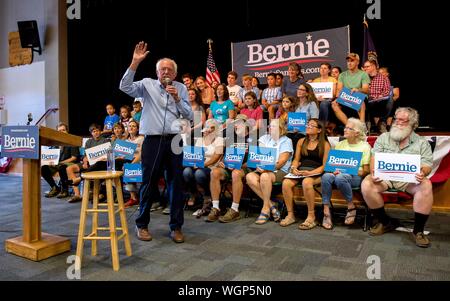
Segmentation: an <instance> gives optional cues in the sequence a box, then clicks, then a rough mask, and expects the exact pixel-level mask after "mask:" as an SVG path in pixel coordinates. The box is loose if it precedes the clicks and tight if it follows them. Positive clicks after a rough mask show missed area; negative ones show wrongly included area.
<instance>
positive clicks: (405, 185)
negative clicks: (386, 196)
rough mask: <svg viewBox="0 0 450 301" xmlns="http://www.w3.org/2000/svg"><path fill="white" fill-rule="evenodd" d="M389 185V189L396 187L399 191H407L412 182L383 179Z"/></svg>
mask: <svg viewBox="0 0 450 301" xmlns="http://www.w3.org/2000/svg"><path fill="white" fill-rule="evenodd" d="M383 183H385V184H386V185H387V186H388V189H396V190H399V191H406V188H408V185H409V184H410V183H406V182H398V181H383Z"/></svg>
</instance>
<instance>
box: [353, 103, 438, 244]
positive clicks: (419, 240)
mask: <svg viewBox="0 0 450 301" xmlns="http://www.w3.org/2000/svg"><path fill="white" fill-rule="evenodd" d="M418 125H419V114H418V113H417V111H416V110H414V109H412V108H409V107H405V108H398V109H397V110H396V112H395V121H394V124H393V125H392V127H391V130H390V131H389V132H388V133H384V134H382V135H381V136H379V137H378V139H377V141H376V142H375V145H374V147H373V149H372V155H373V154H375V153H397V154H415V155H420V157H421V168H420V171H419V173H417V174H416V180H417V182H418V184H414V183H404V182H396V181H384V180H381V179H379V178H376V177H374V176H373V170H374V157H373V156H372V159H371V163H370V170H371V174H370V175H368V176H367V177H366V178H365V179H364V181H363V182H362V184H361V190H362V194H363V196H364V200H365V201H366V203H367V205H368V206H369V208H370V209H371V212H372V213H373V215H374V217H375V218H376V219H377V220H378V223H377V224H376V225H375V226H374V227H372V228H371V229H370V232H369V234H370V235H381V234H384V233H386V232H388V231H392V230H394V229H395V226H394V225H393V224H392V222H391V220H390V218H389V216H388V215H387V214H386V212H385V210H384V201H383V198H382V196H381V194H380V193H381V192H383V191H386V190H388V189H391V188H395V189H397V190H400V191H406V192H408V193H410V194H411V195H413V196H414V201H413V209H414V215H415V222H414V230H413V234H414V240H415V243H416V245H417V246H419V247H423V248H427V247H429V246H430V241H429V239H428V238H427V237H426V236H425V235H424V233H423V232H424V228H425V223H426V222H427V219H428V216H429V215H430V212H431V208H432V205H433V187H432V184H431V181H430V180H429V179H428V178H427V176H428V175H429V174H430V172H431V166H432V160H433V156H432V151H431V146H430V144H429V143H428V141H427V140H426V139H425V138H423V137H421V136H419V135H417V134H416V133H415V132H414V130H415V129H416V128H417V127H418Z"/></svg>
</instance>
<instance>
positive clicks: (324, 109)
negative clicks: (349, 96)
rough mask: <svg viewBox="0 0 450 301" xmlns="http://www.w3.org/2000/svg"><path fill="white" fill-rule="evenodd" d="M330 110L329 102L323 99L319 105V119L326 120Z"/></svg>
mask: <svg viewBox="0 0 450 301" xmlns="http://www.w3.org/2000/svg"><path fill="white" fill-rule="evenodd" d="M330 110H331V102H330V101H329V100H328V99H323V100H322V101H321V102H320V105H319V120H321V121H323V122H327V121H328V118H329V117H328V116H329V114H330Z"/></svg>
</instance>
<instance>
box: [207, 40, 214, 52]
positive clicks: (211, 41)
mask: <svg viewBox="0 0 450 301" xmlns="http://www.w3.org/2000/svg"><path fill="white" fill-rule="evenodd" d="M213 42H214V41H213V40H212V39H208V40H207V41H206V43H208V46H209V51H212V49H211V44H212V43H213Z"/></svg>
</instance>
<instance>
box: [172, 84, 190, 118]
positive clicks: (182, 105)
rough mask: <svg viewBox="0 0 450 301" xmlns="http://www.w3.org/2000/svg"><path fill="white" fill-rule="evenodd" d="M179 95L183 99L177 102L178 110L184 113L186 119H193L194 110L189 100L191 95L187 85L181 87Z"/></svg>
mask: <svg viewBox="0 0 450 301" xmlns="http://www.w3.org/2000/svg"><path fill="white" fill-rule="evenodd" d="M179 96H180V98H181V100H180V101H179V102H177V103H175V104H176V106H177V109H178V112H180V113H181V115H183V117H184V118H185V119H189V120H193V119H194V113H193V112H192V107H191V104H190V102H189V97H188V93H187V89H186V87H184V85H183V86H182V87H181V88H180V89H179Z"/></svg>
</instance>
